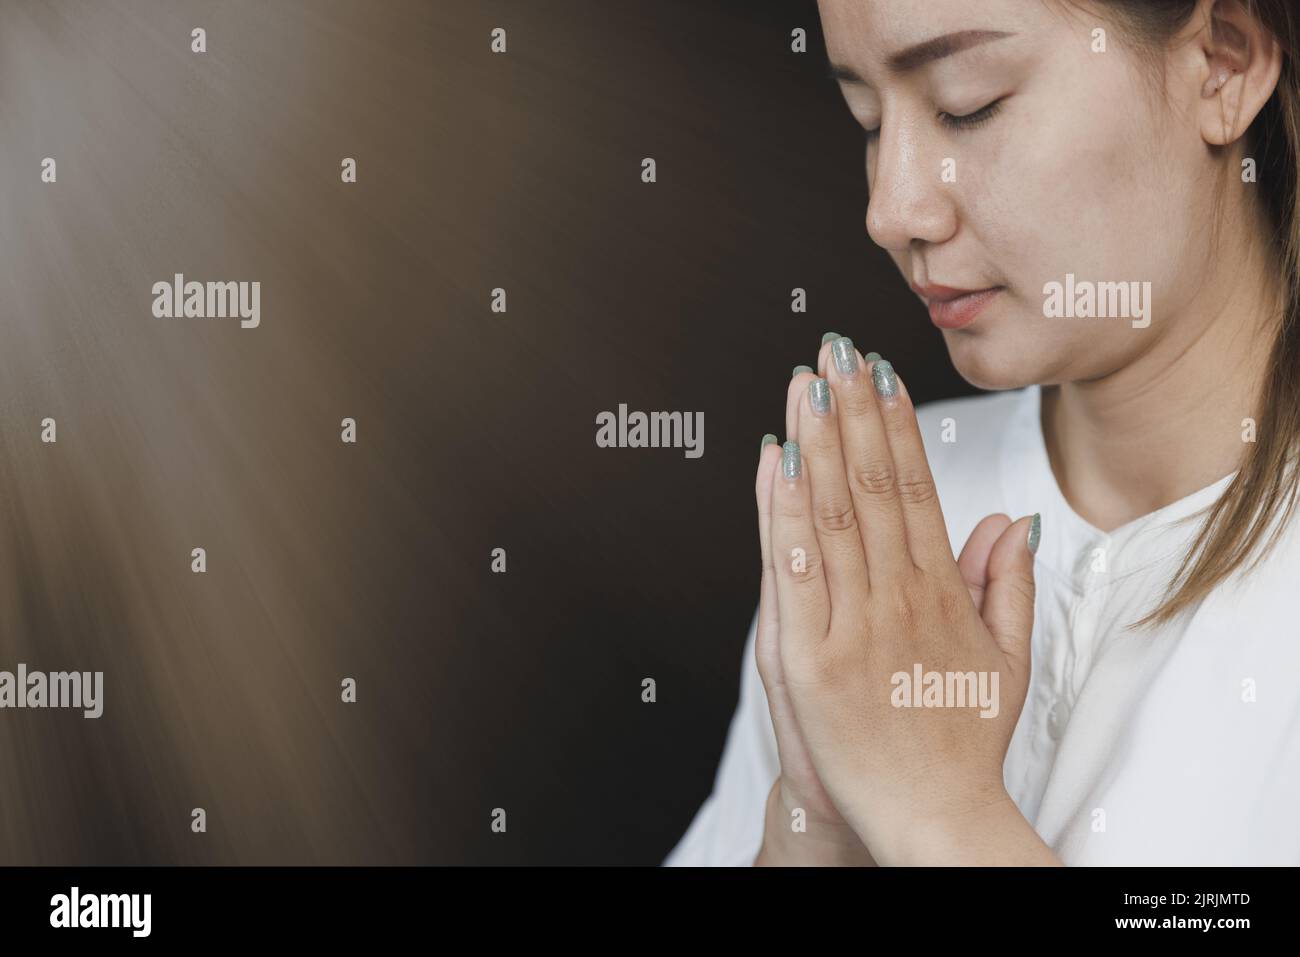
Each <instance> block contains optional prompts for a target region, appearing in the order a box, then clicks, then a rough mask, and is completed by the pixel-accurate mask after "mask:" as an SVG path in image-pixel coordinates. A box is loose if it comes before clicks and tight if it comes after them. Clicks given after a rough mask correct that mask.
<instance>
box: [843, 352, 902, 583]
mask: <svg viewBox="0 0 1300 957" xmlns="http://www.w3.org/2000/svg"><path fill="white" fill-rule="evenodd" d="M831 349H832V358H831V361H830V362H829V363H828V365H827V369H826V379H827V381H828V382H829V383H830V386H831V391H832V392H833V393H834V395H835V408H836V412H837V417H838V419H839V427H840V445H841V448H842V454H843V456H844V468H845V472H846V474H847V476H848V483H849V491H850V494H851V495H852V497H853V506H854V508H855V509H856V510H857V514H858V527H859V529H860V530H861V533H862V545H863V548H864V550H865V553H866V557H867V576H868V579H869V581H870V586H871V588H872V589H873V590H874V589H876V588H877V587H881V588H888V587H890V586H891V585H897V584H898V583H899V582H901V581H902V579H903V576H904V574H910V573H911V572H912V571H914V569H913V567H912V560H911V558H910V557H909V555H908V551H907V531H906V528H905V526H904V524H903V511H902V506H901V504H900V503H899V500H898V486H897V484H896V481H895V479H896V470H895V468H894V459H893V455H892V453H891V452H890V449H889V439H888V437H887V436H886V435H885V425H884V422H882V421H881V418H880V411H879V409H877V408H876V390H875V388H874V387H873V386H872V384H871V376H870V374H869V370H868V367H867V366H866V365H865V364H864V362H863V359H862V356H861V355H859V354H858V351H857V350H856V349H854V348H853V342H852V340H850V339H848V338H845V337H840V338H839V339H836V340H835V342H834V343H832V344H831Z"/></svg>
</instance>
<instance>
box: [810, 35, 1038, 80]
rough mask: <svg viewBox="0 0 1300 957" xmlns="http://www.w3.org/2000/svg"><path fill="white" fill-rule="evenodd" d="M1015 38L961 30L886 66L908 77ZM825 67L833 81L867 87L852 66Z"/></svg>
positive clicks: (892, 56)
mask: <svg viewBox="0 0 1300 957" xmlns="http://www.w3.org/2000/svg"><path fill="white" fill-rule="evenodd" d="M1012 36H1015V34H1014V33H1007V32H1006V31H1004V30H962V31H960V32H958V33H946V34H944V35H943V36H941V37H934V38H933V39H930V40H923V41H921V42H920V43H917V44H915V45H913V46H910V47H907V48H906V49H903V50H899V51H898V52H897V53H893V54H890V56H889V59H888V60H887V61H886V65H887V66H888V68H889V72H890V73H894V74H899V73H909V72H911V71H912V70H916V69H918V68H919V67H922V66H924V65H925V64H927V63H933V62H934V61H935V60H942V59H943V58H944V57H950V56H952V55H953V54H955V53H961V52H962V51H963V50H969V49H970V48H971V47H975V46H979V45H980V44H981V43H990V42H992V41H993V40H1002V39H1004V38H1006V37H1012ZM826 66H827V70H826V74H827V76H829V77H830V78H831V79H832V80H838V81H842V82H844V83H863V84H865V83H866V82H867V81H866V80H864V79H863V78H862V75H861V74H860V73H858V71H857V70H855V69H853V67H851V66H845V65H843V64H841V63H830V62H828V63H827V65H826Z"/></svg>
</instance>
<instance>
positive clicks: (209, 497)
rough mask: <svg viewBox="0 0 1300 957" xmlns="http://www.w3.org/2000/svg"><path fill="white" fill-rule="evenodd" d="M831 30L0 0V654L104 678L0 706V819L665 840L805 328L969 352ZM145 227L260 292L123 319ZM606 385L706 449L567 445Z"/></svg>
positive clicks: (703, 725) (127, 857) (738, 589)
mask: <svg viewBox="0 0 1300 957" xmlns="http://www.w3.org/2000/svg"><path fill="white" fill-rule="evenodd" d="M194 26H203V27H205V28H206V29H207V31H208V52H207V53H206V54H201V55H200V54H194V53H191V52H190V30H191V29H192V28H193V27H194ZM497 26H501V27H504V28H506V30H507V31H508V44H509V52H508V53H507V54H505V55H495V56H494V55H493V54H492V53H491V52H490V51H489V33H490V31H491V29H492V28H493V27H497ZM797 26H801V27H804V28H805V29H807V30H808V32H809V35H810V51H809V52H808V53H807V54H804V55H796V54H793V53H791V52H790V50H789V45H790V38H789V34H790V30H791V29H793V28H794V27H797ZM824 69H825V54H824V51H823V49H822V46H821V40H820V26H819V23H818V19H817V11H816V5H815V3H812V2H771V3H758V2H755V0H730V2H720V0H714V2H703V0H655V2H649V0H643V2H631V0H619V2H611V0H584V2H578V0H548V2H546V3H534V2H522V0H521V2H479V0H457V2H448V0H423V2H418V0H402V2H399V0H384V2H376V0H346V2H344V0H310V2H308V0H271V2H252V0H249V2H238V3H237V2H211V3H194V2H173V0H117V2H108V0H105V2H91V0H87V2H81V3H77V2H38V0H5V2H4V3H2V4H0V174H2V175H0V190H2V192H0V223H3V227H2V230H3V232H2V235H3V239H4V250H3V266H2V267H0V570H2V571H3V574H2V575H0V669H5V670H14V669H15V668H16V666H17V664H18V662H19V661H22V662H25V663H26V664H27V665H28V667H29V668H31V669H34V670H45V671H52V670H64V669H75V670H102V671H104V672H105V685H106V687H105V695H104V697H105V704H104V708H105V711H104V716H103V717H102V718H101V719H99V720H98V721H88V720H83V719H82V718H81V717H80V715H79V713H75V712H68V711H9V710H6V711H0V863H67V864H72V863H92V864H107V863H125V864H135V863H169V862H181V863H198V862H213V863H535V862H536V863H540V862H547V863H597V862H600V863H642V864H650V863H656V862H658V861H659V860H660V859H662V857H663V856H664V855H665V854H666V853H667V851H668V850H669V849H670V848H671V847H672V846H673V844H674V843H675V841H676V840H677V838H678V837H679V836H680V834H681V833H682V831H683V830H684V829H685V827H686V826H687V824H688V823H689V821H690V819H691V817H692V815H693V814H694V812H695V810H696V808H697V807H698V805H699V803H700V802H701V801H702V800H703V798H704V796H705V795H706V794H707V792H708V790H709V787H710V785H711V781H712V777H713V773H714V769H715V765H716V762H717V758H718V755H719V753H720V751H721V747H722V743H723V737H724V735H725V732H726V728H727V722H728V720H729V718H730V715H731V711H732V709H733V707H734V705H735V700H736V693H737V681H738V676H739V668H740V652H741V646H742V643H743V641H744V638H745V633H746V630H747V628H748V625H749V621H750V616H751V614H752V612H753V607H754V604H755V602H756V601H757V597H758V549H757V534H756V530H755V523H754V504H753V468H754V464H755V459H756V455H757V451H758V442H759V438H760V437H761V435H762V434H763V433H764V432H766V431H772V432H777V433H781V432H782V431H783V427H782V421H783V412H782V410H783V402H784V393H785V383H786V381H787V378H788V376H789V373H790V368H791V367H792V366H793V365H795V364H796V363H800V362H804V363H811V362H813V361H814V358H815V355H816V348H817V346H818V344H819V341H820V337H821V334H822V333H823V332H825V331H828V330H832V329H833V330H835V331H837V332H840V333H842V334H847V335H851V336H852V337H853V338H854V339H855V341H856V342H857V344H858V345H859V348H861V349H862V350H863V351H867V350H871V349H875V350H878V351H880V352H882V353H884V354H885V355H886V356H887V357H889V358H890V359H892V360H893V361H894V363H895V365H896V366H897V367H898V369H899V371H900V372H901V373H902V374H903V375H904V376H906V377H907V381H908V386H909V388H910V389H911V390H912V392H913V394H914V395H915V396H916V397H917V398H918V400H926V399H933V398H938V397H943V396H950V395H956V394H962V393H965V392H969V391H972V390H970V389H969V387H967V386H966V385H965V383H963V382H962V381H961V380H960V379H959V378H958V377H957V375H956V374H955V373H954V372H953V370H952V368H951V366H950V364H949V363H948V360H947V358H946V353H945V351H944V349H943V343H942V340H941V338H940V337H939V334H938V333H937V332H936V331H935V330H934V329H933V328H932V327H931V326H930V324H929V323H928V322H927V321H926V318H925V316H924V313H923V311H922V310H921V308H920V306H919V304H918V303H917V302H916V301H915V299H914V297H912V296H911V294H910V293H908V292H907V290H906V288H905V286H904V284H903V282H902V280H901V279H900V278H899V277H898V276H897V275H896V273H895V271H894V270H893V267H892V265H891V264H890V263H889V262H888V260H887V258H886V257H885V256H884V254H883V253H882V252H881V251H880V250H878V249H876V248H875V247H874V246H873V245H872V244H871V242H870V240H869V239H868V238H867V236H866V234H865V229H864V225H863V222H864V214H865V207H866V184H865V176H864V170H863V137H862V133H861V131H860V129H858V127H857V126H856V125H855V124H854V122H853V121H852V119H851V117H850V116H849V114H848V111H847V109H846V108H845V107H844V105H843V103H842V100H841V99H840V96H839V93H838V91H837V89H836V88H835V87H834V85H833V84H832V83H831V82H830V81H829V80H827V79H825V78H824ZM45 156H52V157H54V158H55V159H56V160H57V161H58V183H57V184H54V185H45V184H42V183H41V181H40V162H41V159H42V158H43V157H45ZM344 156H352V157H355V158H356V159H357V161H358V171H359V182H358V183H357V184H356V185H344V184H342V183H341V182H340V179H339V163H340V160H341V159H342V157H344ZM645 156H653V157H655V158H656V160H657V162H658V176H659V182H658V183H657V184H654V185H645V184H643V183H642V182H641V181H640V161H641V159H642V157H645ZM175 272H183V273H184V274H185V275H186V277H187V278H190V279H198V280H201V281H206V280H260V281H261V283H262V324H261V327H260V328H258V329H255V330H242V329H240V328H239V326H238V323H237V321H235V320H224V321H222V320H217V321H212V322H208V321H204V320H174V321H171V320H158V319H155V318H153V316H152V315H151V311H150V307H151V303H152V294H151V292H150V287H151V285H152V284H153V283H154V282H155V281H158V280H166V279H170V277H171V276H172V274H173V273H175ZM496 286H502V287H505V288H506V289H507V291H508V296H509V312H508V313H507V314H505V315H498V314H494V313H492V312H491V311H490V310H489V295H490V291H491V289H492V288H494V287H496ZM795 286H802V287H804V288H806V289H807V290H808V292H809V302H810V308H809V312H808V313H807V314H806V315H793V314H791V312H790V309H789V301H790V298H789V297H790V291H791V289H792V288H794V287H795ZM620 402H626V403H627V404H628V405H629V407H630V408H631V409H640V410H646V411H650V410H678V411H695V410H703V412H704V414H705V430H704V439H705V455H704V457H703V458H701V459H694V460H693V459H687V458H685V457H684V456H683V454H682V452H681V450H669V449H598V448H597V447H596V445H595V431H596V427H595V416H596V414H597V413H598V412H599V411H601V410H606V409H608V410H616V409H617V407H618V404H619V403H620ZM46 416H52V417H54V418H56V419H57V421H58V429H59V433H58V435H59V441H58V443H57V444H56V445H44V444H42V443H41V442H40V439H39V430H40V420H41V419H42V418H44V417H46ZM344 416H352V417H355V418H356V419H357V422H358V430H359V442H358V444H357V445H355V446H348V445H344V444H342V443H341V442H340V441H339V420H340V419H341V418H343V417H344ZM200 545H201V546H203V547H205V548H206V549H207V552H208V562H209V569H208V572H207V574H206V575H202V576H200V575H194V574H192V573H191V572H190V549H191V548H193V547H195V546H200ZM498 546H500V547H504V548H505V549H507V552H508V562H509V564H508V572H507V573H506V574H505V575H493V574H491V573H490V571H489V554H490V552H491V550H492V549H493V548H495V547H498ZM344 676H352V677H355V678H356V679H357V681H358V683H359V701H358V703H356V704H354V705H345V704H342V703H341V702H340V700H339V682H340V680H341V679H342V678H343V677H344ZM644 677H653V678H655V679H656V681H657V683H658V696H659V700H658V702H657V703H655V704H643V703H642V702H641V699H640V685H641V680H642V679H643V678H644ZM194 807H204V808H206V810H207V812H208V833H207V834H202V835H196V834H193V833H191V831H190V826H189V825H190V810H191V808H194ZM494 807H503V808H505V809H506V811H507V813H508V824H509V827H508V831H507V833H506V834H504V835H500V834H493V833H491V831H490V828H489V824H490V814H491V810H492V808H494Z"/></svg>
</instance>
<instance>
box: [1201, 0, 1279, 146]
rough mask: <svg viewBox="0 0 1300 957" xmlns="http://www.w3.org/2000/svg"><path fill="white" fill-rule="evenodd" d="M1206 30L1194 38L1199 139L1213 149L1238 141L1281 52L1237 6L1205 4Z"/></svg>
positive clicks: (1229, 0)
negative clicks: (1199, 89)
mask: <svg viewBox="0 0 1300 957" xmlns="http://www.w3.org/2000/svg"><path fill="white" fill-rule="evenodd" d="M1202 7H1203V12H1202V13H1198V14H1197V16H1198V17H1200V16H1205V15H1208V20H1209V22H1208V25H1207V27H1206V28H1205V29H1203V30H1202V31H1201V32H1200V33H1199V34H1198V36H1197V38H1196V42H1197V43H1198V44H1199V50H1198V52H1199V55H1200V56H1199V57H1198V59H1199V60H1200V62H1199V64H1198V70H1199V71H1200V73H1201V79H1202V86H1201V97H1200V101H1199V103H1198V106H1197V115H1198V120H1199V124H1200V130H1201V137H1202V138H1203V139H1204V140H1205V142H1207V143H1209V144H1210V145H1212V146H1227V145H1229V144H1231V143H1234V142H1236V141H1237V140H1239V139H1241V137H1243V136H1244V135H1245V134H1246V130H1247V129H1249V128H1250V124H1251V123H1252V122H1254V119H1255V117H1256V116H1258V115H1259V112H1260V110H1262V109H1263V108H1264V104H1265V103H1267V102H1268V98H1269V97H1270V96H1272V95H1273V91H1274V89H1276V88H1277V81H1278V77H1280V76H1281V75H1282V48H1281V45H1280V44H1279V43H1278V42H1277V40H1276V39H1275V38H1274V37H1273V34H1272V33H1270V32H1269V31H1268V28H1267V27H1265V26H1264V24H1263V23H1261V22H1260V21H1259V20H1258V19H1257V18H1256V17H1254V16H1252V15H1251V13H1250V11H1248V10H1247V9H1246V6H1245V4H1243V3H1242V2H1241V0H1204V2H1203V4H1202Z"/></svg>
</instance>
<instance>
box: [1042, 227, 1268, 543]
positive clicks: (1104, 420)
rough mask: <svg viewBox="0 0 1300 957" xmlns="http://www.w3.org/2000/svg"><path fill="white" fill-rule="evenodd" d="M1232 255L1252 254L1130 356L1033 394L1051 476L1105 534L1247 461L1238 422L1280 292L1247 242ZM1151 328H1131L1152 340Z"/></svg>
mask: <svg viewBox="0 0 1300 957" xmlns="http://www.w3.org/2000/svg"><path fill="white" fill-rule="evenodd" d="M1256 235H1258V234H1256ZM1219 248H1220V249H1225V250H1226V249H1232V248H1234V246H1233V245H1232V244H1231V243H1230V242H1224V243H1221V244H1219ZM1235 248H1237V249H1242V250H1250V252H1248V253H1247V254H1245V255H1242V256H1236V257H1233V258H1232V261H1230V262H1226V261H1225V262H1220V263H1218V264H1217V269H1216V270H1215V273H1216V274H1214V275H1207V277H1206V280H1205V283H1204V285H1203V286H1201V288H1200V289H1199V290H1198V291H1197V295H1195V296H1194V297H1193V298H1192V300H1191V303H1190V305H1189V307H1188V308H1187V309H1186V310H1184V311H1183V312H1182V313H1180V314H1179V315H1177V316H1170V317H1168V318H1167V320H1166V322H1167V325H1166V326H1165V328H1163V329H1161V330H1159V332H1158V334H1157V335H1153V336H1152V337H1151V344H1150V346H1149V347H1148V348H1147V349H1146V350H1145V351H1143V352H1142V353H1141V354H1140V355H1139V356H1138V357H1137V358H1136V359H1134V360H1133V361H1131V362H1129V363H1128V364H1127V365H1125V366H1123V367H1122V368H1120V369H1117V370H1116V371H1114V372H1111V373H1108V374H1106V375H1103V376H1101V377H1099V378H1096V379H1090V380H1082V381H1075V382H1065V383H1061V384H1059V385H1044V386H1043V387H1042V397H1043V402H1042V423H1041V424H1042V428H1043V438H1044V442H1045V444H1046V446H1047V451H1048V458H1049V459H1050V461H1051V465H1052V472H1053V473H1054V474H1055V476H1056V481H1057V484H1058V485H1059V486H1060V488H1061V492H1062V494H1063V495H1064V496H1065V499H1066V501H1068V502H1069V503H1070V506H1071V508H1073V509H1074V511H1075V512H1076V513H1078V514H1079V516H1080V517H1082V518H1083V519H1084V520H1085V521H1087V522H1088V523H1089V524H1091V525H1093V526H1094V527H1096V528H1098V529H1100V530H1102V531H1105V532H1109V531H1113V530H1114V529H1116V528H1119V527H1120V526H1121V525H1124V524H1126V523H1128V522H1131V521H1133V520H1134V519H1136V518H1140V517H1141V516H1143V515H1147V514H1150V513H1151V512H1153V511H1155V510H1156V509H1159V508H1162V507H1163V506H1165V505H1168V504H1170V503H1171V502H1176V501H1178V500H1179V499H1181V498H1185V497H1187V496H1188V495H1191V494H1192V493H1193V492H1196V491H1198V490H1200V489H1203V488H1205V487H1206V486H1208V485H1212V484H1214V483H1215V482H1216V481H1218V480H1219V479H1221V478H1223V477H1224V476H1226V475H1229V474H1231V473H1232V472H1233V471H1235V470H1236V469H1238V468H1239V467H1240V466H1241V464H1242V462H1243V461H1244V457H1245V453H1246V451H1247V449H1248V446H1247V445H1246V444H1245V442H1243V440H1242V428H1243V426H1242V420H1243V419H1246V418H1254V419H1256V420H1258V414H1257V413H1258V399H1259V393H1260V389H1261V387H1262V385H1263V382H1264V376H1265V374H1266V372H1267V369H1268V362H1269V356H1270V353H1271V350H1272V346H1273V339H1274V337H1275V336H1276V334H1277V331H1278V327H1279V323H1280V320H1281V306H1280V303H1281V301H1282V300H1281V298H1280V297H1281V295H1282V284H1281V280H1280V277H1279V275H1278V270H1277V267H1276V265H1275V264H1274V263H1273V262H1272V261H1271V260H1270V258H1269V257H1268V256H1266V255H1265V254H1264V253H1263V251H1262V250H1260V249H1259V248H1258V247H1257V245H1256V244H1254V243H1251V242H1249V241H1247V242H1243V243H1242V244H1241V245H1239V246H1236V247H1235ZM1100 321H1107V320H1100ZM1157 322H1159V318H1158V317H1157V319H1156V320H1155V321H1154V322H1153V323H1152V326H1151V328H1150V329H1148V330H1142V329H1132V330H1129V331H1131V332H1132V334H1133V335H1135V336H1140V335H1145V334H1146V333H1148V332H1155V331H1157V330H1156V323H1157Z"/></svg>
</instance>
